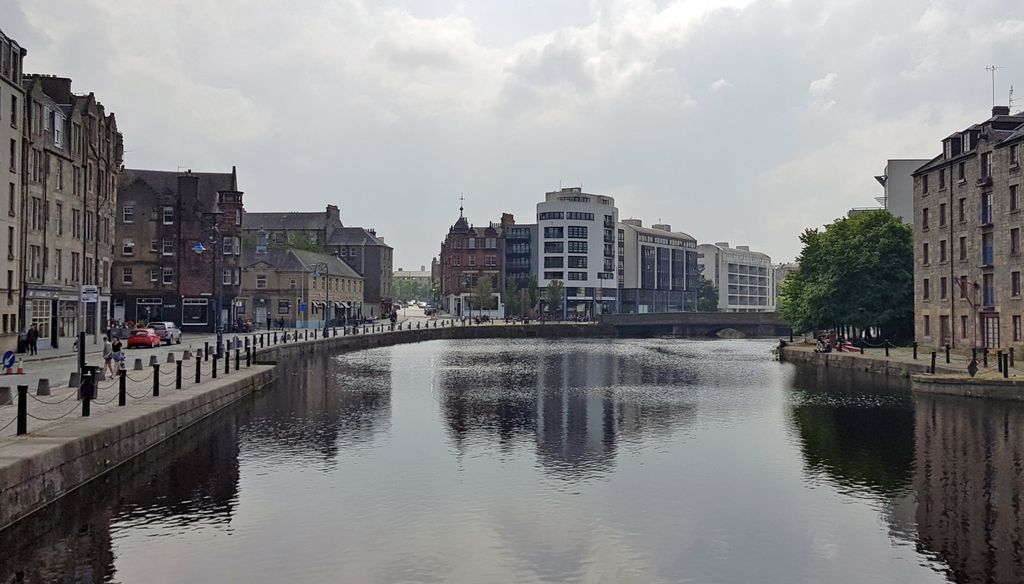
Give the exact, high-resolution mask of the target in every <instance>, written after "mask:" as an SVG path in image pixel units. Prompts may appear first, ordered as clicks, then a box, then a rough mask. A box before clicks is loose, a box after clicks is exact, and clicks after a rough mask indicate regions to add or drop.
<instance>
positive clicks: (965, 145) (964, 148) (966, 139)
mask: <svg viewBox="0 0 1024 584" xmlns="http://www.w3.org/2000/svg"><path fill="white" fill-rule="evenodd" d="M961 138H962V140H963V141H962V142H961V144H960V151H961V152H968V151H970V149H971V133H970V132H964V133H963V134H962V136H961Z"/></svg>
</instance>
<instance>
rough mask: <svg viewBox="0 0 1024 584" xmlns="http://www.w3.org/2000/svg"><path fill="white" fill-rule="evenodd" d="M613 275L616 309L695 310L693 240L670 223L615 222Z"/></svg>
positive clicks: (653, 310)
mask: <svg viewBox="0 0 1024 584" xmlns="http://www.w3.org/2000/svg"><path fill="white" fill-rule="evenodd" d="M617 239H618V241H617V244H616V248H617V255H618V260H617V265H616V271H617V278H618V288H619V290H618V294H619V308H618V310H619V312H620V313H637V312H639V313H644V312H681V311H684V310H695V309H696V306H697V296H696V290H697V284H698V283H699V279H700V273H699V271H698V268H697V240H696V239H694V238H693V237H691V236H690V235H687V234H686V233H680V232H673V231H672V227H671V226H670V225H664V224H656V225H652V226H651V227H644V226H643V222H641V221H640V220H639V219H624V220H623V221H621V222H620V223H619V224H618V236H617Z"/></svg>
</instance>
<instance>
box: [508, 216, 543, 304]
mask: <svg viewBox="0 0 1024 584" xmlns="http://www.w3.org/2000/svg"><path fill="white" fill-rule="evenodd" d="M501 231H502V236H503V237H504V239H505V265H504V267H505V282H510V281H511V282H513V283H514V284H515V287H516V288H525V287H526V286H528V285H529V281H530V276H536V275H537V262H536V261H535V260H534V256H535V254H536V251H537V224H536V223H516V218H515V217H514V216H513V215H512V214H510V213H502V214H501Z"/></svg>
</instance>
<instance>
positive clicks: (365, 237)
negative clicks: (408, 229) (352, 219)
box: [327, 227, 390, 247]
mask: <svg viewBox="0 0 1024 584" xmlns="http://www.w3.org/2000/svg"><path fill="white" fill-rule="evenodd" d="M327 245H382V246H384V247H390V246H389V245H388V244H386V243H384V240H383V239H381V238H379V237H377V236H376V235H374V234H372V233H370V231H369V230H367V229H365V228H363V227H341V228H338V229H335V230H334V231H333V232H332V233H331V234H330V235H328V236H327Z"/></svg>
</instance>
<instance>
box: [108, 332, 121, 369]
mask: <svg viewBox="0 0 1024 584" xmlns="http://www.w3.org/2000/svg"><path fill="white" fill-rule="evenodd" d="M110 349H111V356H112V357H113V359H114V367H115V368H116V369H118V370H120V369H121V363H123V362H124V352H123V351H122V350H121V339H119V338H117V337H114V342H113V343H111V345H110Z"/></svg>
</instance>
